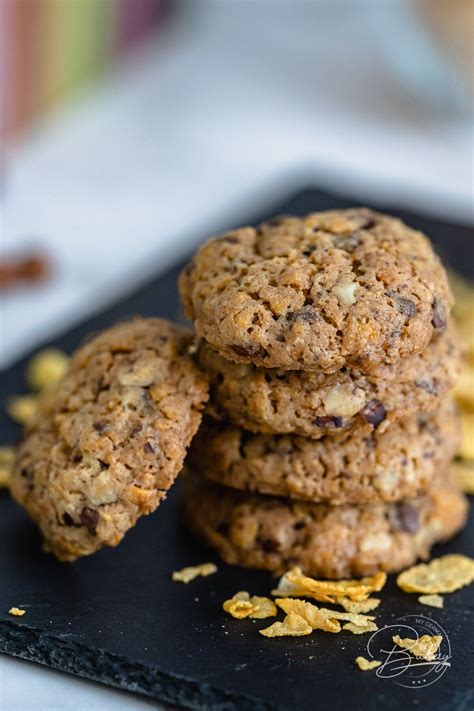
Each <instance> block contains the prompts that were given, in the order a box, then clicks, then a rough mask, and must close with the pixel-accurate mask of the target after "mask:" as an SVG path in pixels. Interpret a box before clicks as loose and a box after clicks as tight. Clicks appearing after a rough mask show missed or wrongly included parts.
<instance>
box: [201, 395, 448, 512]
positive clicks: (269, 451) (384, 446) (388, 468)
mask: <svg viewBox="0 0 474 711" xmlns="http://www.w3.org/2000/svg"><path fill="white" fill-rule="evenodd" d="M459 444H460V422H459V417H458V416H457V414H456V411H455V408H454V406H453V405H452V403H451V402H449V401H445V402H442V403H441V404H440V405H439V409H438V412H436V413H434V414H432V415H415V416H413V417H411V418H408V419H406V420H400V421H399V422H396V423H395V424H393V425H392V426H391V427H389V429H388V430H386V431H385V432H383V433H379V432H375V433H372V434H370V433H369V434H367V433H364V431H363V430H362V431H361V430H354V431H352V432H348V433H347V434H342V435H341V436H340V437H324V438H322V439H319V440H311V439H308V438H306V437H298V436H297V435H269V434H252V433H250V432H247V431H245V430H242V429H240V428H239V427H233V426H232V425H225V424H217V423H216V422H213V421H212V420H210V419H208V420H205V421H204V423H203V425H202V427H201V429H200V430H199V433H198V434H197V436H196V437H195V439H194V441H193V443H192V446H191V450H190V455H189V462H190V465H191V466H192V467H193V469H196V470H198V471H199V472H200V473H201V474H203V476H205V477H206V478H207V479H212V480H213V481H216V482H218V483H219V484H224V485H226V486H230V487H233V488H236V489H245V490H247V491H258V492H260V493H261V494H275V495H276V496H289V497H291V498H293V499H302V500H307V501H314V502H327V503H331V504H359V503H365V502H369V503H370V502H376V501H382V502H384V501H385V502H388V501H400V500H401V499H406V498H409V497H412V496H416V495H418V494H419V493H420V492H422V491H424V490H425V489H426V488H427V487H428V486H429V485H430V484H431V482H432V481H433V479H434V477H435V475H436V473H437V472H439V471H440V470H441V471H443V470H445V469H447V468H448V465H449V463H450V462H451V460H452V458H453V457H454V455H455V454H456V451H457V450H458V448H459Z"/></svg>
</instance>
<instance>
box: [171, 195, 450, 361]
mask: <svg viewBox="0 0 474 711" xmlns="http://www.w3.org/2000/svg"><path fill="white" fill-rule="evenodd" d="M180 289H181V296H182V300H183V305H184V310H185V313H186V316H187V317H188V318H190V319H192V320H193V321H194V325H195V328H196V332H197V335H198V336H200V337H202V338H204V339H205V340H206V341H207V342H208V343H209V345H210V346H211V348H213V349H214V350H216V351H218V352H219V353H220V354H221V355H222V356H223V357H224V358H227V359H228V360H233V361H236V362H239V363H253V364H254V365H258V366H261V367H266V368H283V369H285V370H317V369H320V370H323V371H325V372H328V373H332V372H334V371H337V370H340V369H341V368H343V367H345V366H347V367H350V368H360V369H363V370H369V369H370V368H372V367H374V366H375V365H377V364H378V363H395V362H396V361H398V360H399V359H400V358H405V357H406V356H408V355H410V354H411V353H417V352H419V351H421V350H423V348H425V347H426V346H427V345H428V343H429V341H430V340H431V338H432V337H433V335H437V334H439V333H440V332H442V331H443V330H444V329H445V327H446V323H447V317H448V314H449V312H450V310H451V307H452V304H453V298H452V294H451V291H450V288H449V285H448V282H447V278H446V274H445V271H444V269H443V267H442V265H441V263H440V261H439V259H438V258H437V256H436V255H435V254H434V252H433V249H432V247H431V244H430V242H429V240H428V239H427V238H426V237H425V236H424V235H423V234H422V233H421V232H417V231H416V230H413V229H411V228H410V227H408V226H407V225H405V224H403V222H401V221H400V220H397V219H395V218H393V217H390V216H388V215H383V214H380V213H376V212H373V211H371V210H367V209H365V208H358V209H356V208H354V209H350V210H335V211H331V212H320V213H312V214H310V215H307V216H306V217H303V218H298V217H280V218H276V219H274V220H271V221H270V222H266V223H264V224H262V225H260V226H259V227H258V228H253V227H244V228H242V229H238V230H234V231H233V232H229V233H227V234H225V235H223V236H222V237H219V238H217V239H213V240H211V241H209V242H208V243H207V244H205V245H203V246H202V247H201V248H200V249H199V250H198V252H197V254H196V255H195V256H194V258H193V260H192V261H191V263H190V264H189V265H188V267H187V268H186V269H185V270H184V271H183V273H182V274H181V278H180Z"/></svg>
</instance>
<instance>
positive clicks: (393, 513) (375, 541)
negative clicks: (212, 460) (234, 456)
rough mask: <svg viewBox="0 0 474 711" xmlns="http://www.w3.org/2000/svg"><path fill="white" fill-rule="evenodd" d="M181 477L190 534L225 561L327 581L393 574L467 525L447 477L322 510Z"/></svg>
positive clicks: (460, 497)
mask: <svg viewBox="0 0 474 711" xmlns="http://www.w3.org/2000/svg"><path fill="white" fill-rule="evenodd" d="M183 479H184V486H185V490H184V513H185V516H186V519H187V521H188V524H189V525H190V527H191V529H192V531H194V533H195V534H196V535H198V536H199V537H200V538H201V539H202V540H203V541H204V542H206V543H208V544H210V545H211V546H212V547H213V548H215V549H216V550H217V551H218V553H219V554H220V555H221V557H222V558H223V559H224V560H225V561H226V562H227V563H230V564H233V565H243V566H245V567H249V568H262V569H265V570H270V571H272V572H274V573H279V574H281V573H283V572H285V571H286V570H288V569H289V568H291V567H293V566H295V565H299V566H301V568H302V569H303V570H304V571H305V572H306V573H307V574H308V575H314V576H321V577H325V578H347V577H351V576H353V575H354V576H360V575H372V574H374V573H377V572H379V571H386V572H396V571H398V570H401V569H403V568H405V567H407V566H409V565H412V564H413V563H414V562H415V561H416V560H417V558H427V557H428V556H429V553H430V549H431V547H432V545H433V544H434V543H437V542H439V541H442V540H445V539H447V538H450V537H451V536H453V535H454V534H455V533H457V532H458V531H459V530H460V529H461V528H462V526H463V525H464V523H465V521H466V516H467V509H468V506H467V501H466V499H465V497H464V496H463V494H461V493H460V491H459V489H458V488H457V486H455V485H454V484H453V482H452V479H451V476H450V475H447V474H446V475H445V476H444V477H443V478H442V479H441V480H440V481H439V482H438V484H437V486H433V487H432V488H431V489H430V490H429V491H428V492H427V493H426V494H425V495H423V496H420V497H418V498H415V499H410V500H407V501H403V502H400V503H396V504H395V503H393V504H365V505H362V506H349V505H346V506H328V505H326V504H309V503H302V502H295V501H291V500H289V499H283V498H278V497H274V496H264V495H260V494H249V493H246V492H240V491H234V490H232V489H227V488H225V487H221V486H219V485H217V484H213V483H210V482H206V481H205V480H204V479H201V478H200V477H199V476H196V475H194V474H192V475H187V476H185V477H183Z"/></svg>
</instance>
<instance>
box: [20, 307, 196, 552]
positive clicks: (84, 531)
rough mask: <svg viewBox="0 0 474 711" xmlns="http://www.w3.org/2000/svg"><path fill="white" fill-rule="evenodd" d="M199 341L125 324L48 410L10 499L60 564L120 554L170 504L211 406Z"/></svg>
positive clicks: (165, 326) (160, 325)
mask: <svg viewBox="0 0 474 711" xmlns="http://www.w3.org/2000/svg"><path fill="white" fill-rule="evenodd" d="M192 340H193V337H192V334H191V333H189V332H188V331H187V330H184V329H183V328H181V327H178V326H175V325H173V324H171V323H168V322H167V321H164V320H161V319H136V320H133V321H130V322H126V323H121V324H119V325H117V326H114V327H113V328H111V329H109V330H107V331H104V332H103V333H102V334H100V335H99V336H97V337H96V338H94V339H93V340H91V341H90V342H89V343H87V344H86V345H84V346H83V347H82V348H80V349H79V350H78V351H77V352H76V354H75V355H74V357H73V359H72V362H71V365H70V369H69V371H68V372H67V373H66V375H65V376H64V378H63V379H62V381H61V382H60V384H59V386H58V388H57V389H56V390H55V391H54V392H50V393H47V395H45V397H44V398H43V400H42V401H40V404H39V411H38V415H37V417H36V418H35V421H34V423H33V424H32V426H31V427H30V429H29V431H27V433H26V437H25V439H24V441H23V443H22V444H21V445H20V447H19V450H18V455H17V459H16V463H15V468H14V472H13V476H12V481H11V491H12V494H13V496H14V498H15V499H16V500H17V501H18V503H20V504H21V505H22V506H24V507H25V509H26V510H27V512H28V513H29V515H30V516H31V517H32V518H33V519H34V520H35V521H36V523H37V524H38V525H39V527H40V529H41V532H42V534H43V537H44V541H45V548H46V549H47V550H49V551H51V552H53V553H54V554H55V555H56V556H57V557H58V558H59V559H60V560H74V559H75V558H77V557H78V556H81V555H87V554H90V553H93V552H94V551H96V550H97V549H99V548H100V547H101V546H103V545H109V546H115V545H117V544H118V543H119V542H120V540H121V539H122V537H123V536H124V534H125V533H126V531H127V530H128V529H129V528H131V527H132V526H134V525H135V523H136V521H137V519H138V518H139V517H140V516H141V515H143V514H148V513H150V512H151V511H154V509H156V507H157V506H158V505H159V503H160V502H161V500H162V499H163V498H164V497H165V496H166V492H167V490H168V489H169V487H170V486H171V484H172V483H173V481H174V479H175V477H176V475H177V474H178V472H179V471H180V469H181V466H182V462H183V459H184V456H185V453H186V448H187V446H188V445H189V443H190V441H191V439H192V437H193V435H194V434H195V432H196V431H197V429H198V427H199V423H200V421H201V410H202V409H203V407H204V404H205V402H206V400H207V396H208V385H207V381H206V379H205V377H204V376H203V375H202V373H201V371H200V370H199V369H198V367H197V366H196V365H195V363H194V361H193V358H192V356H191V355H190V354H189V348H190V346H191V344H192Z"/></svg>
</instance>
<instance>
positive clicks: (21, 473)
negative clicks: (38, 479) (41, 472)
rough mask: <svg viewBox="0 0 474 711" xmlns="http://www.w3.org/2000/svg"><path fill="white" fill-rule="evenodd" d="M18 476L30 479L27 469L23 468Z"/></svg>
mask: <svg viewBox="0 0 474 711" xmlns="http://www.w3.org/2000/svg"><path fill="white" fill-rule="evenodd" d="M20 476H22V477H24V478H25V479H31V472H30V471H28V469H25V468H23V469H22V470H21V472H20Z"/></svg>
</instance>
